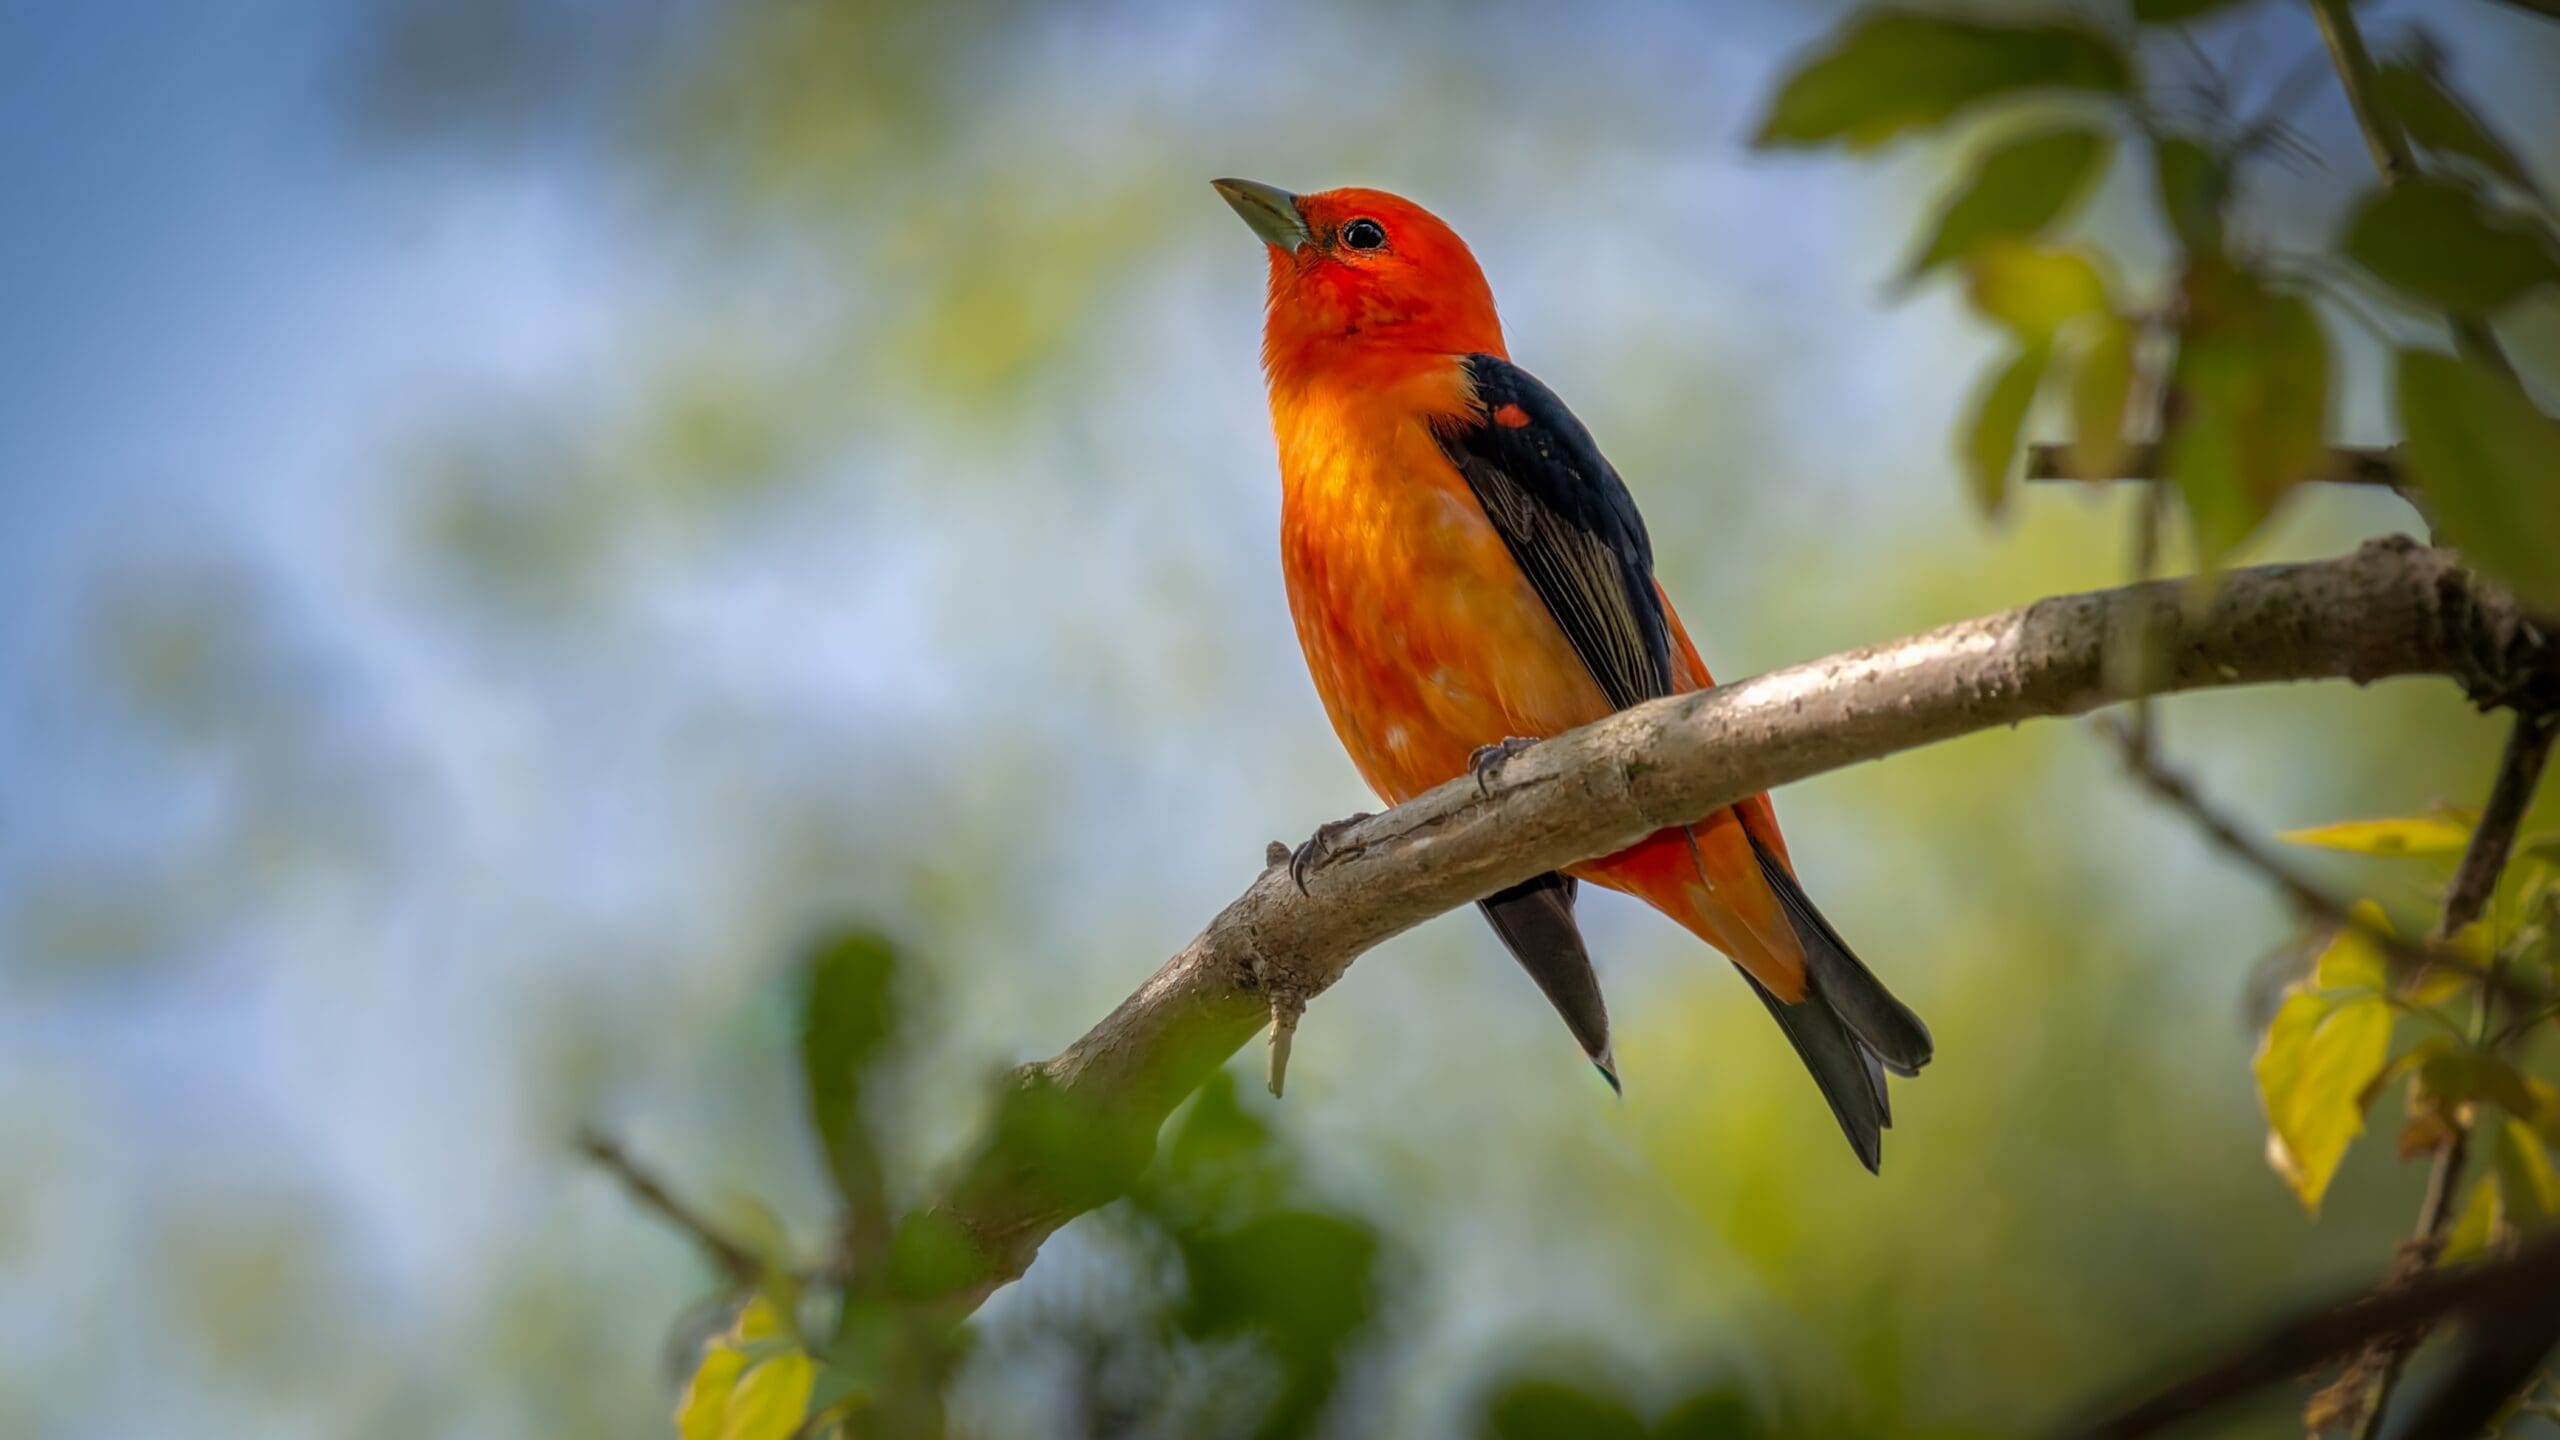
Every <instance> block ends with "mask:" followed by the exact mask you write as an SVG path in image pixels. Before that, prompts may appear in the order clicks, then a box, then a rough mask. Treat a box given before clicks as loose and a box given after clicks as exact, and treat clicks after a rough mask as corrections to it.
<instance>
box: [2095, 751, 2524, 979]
mask: <svg viewBox="0 0 2560 1440" xmlns="http://www.w3.org/2000/svg"><path fill="white" fill-rule="evenodd" d="M2097 726H2098V729H2099V730H2100V732H2101V733H2103V734H2105V735H2106V736H2107V738H2108V739H2110V740H2113V741H2114V742H2115V744H2116V748H2117V749H2118V750H2119V751H2121V752H2122V754H2123V756H2124V762H2125V768H2126V769H2127V770H2129V771H2130V772H2132V774H2133V776H2134V778H2136V779H2138V780H2140V781H2141V782H2142V784H2143V788H2145V789H2147V790H2149V791H2150V792H2151V793H2152V794H2153V795H2156V796H2158V797H2159V798H2160V799H2161V800H2162V801H2164V802H2166V803H2167V804H2168V805H2169V807H2170V808H2172V809H2174V810H2176V811H2178V812H2179V813H2180V814H2183V815H2185V816H2186V817H2187V819H2188V820H2190V821H2191V822H2193V823H2194V825H2195V827H2196V828H2197V829H2198V830H2200V831H2202V832H2204V837H2205V838H2206V839H2207V840H2210V841H2212V842H2213V845H2214V847H2215V848H2216V849H2218V850H2220V851H2222V852H2223V853H2224V854H2225V855H2228V856H2230V857H2231V858H2232V859H2234V860H2237V861H2239V862H2240V863H2241V864H2243V865H2246V866H2248V867H2249V868H2250V869H2252V870H2255V871H2257V872H2258V874H2259V875H2261V876H2263V877H2264V878H2265V879H2266V880H2267V882H2268V883H2269V884H2271V885H2273V886H2275V888H2276V889H2277V890H2278V891H2279V892H2281V893H2282V894H2283V896H2284V898H2285V899H2286V900H2287V901H2288V902H2290V903H2291V904H2292V905H2293V908H2294V909H2295V910H2296V911H2297V912H2299V913H2300V914H2301V915H2302V916H2303V918H2304V919H2306V920H2309V921H2312V922H2313V923H2315V924H2318V925H2323V926H2326V927H2328V928H2330V929H2332V930H2352V931H2354V932H2356V933H2357V934H2358V935H2360V936H2362V937H2363V938H2364V939H2366V940H2367V941H2369V942H2371V943H2372V945H2373V946H2374V947H2375V948H2376V949H2378V950H2380V951H2381V952H2382V954H2383V958H2384V959H2385V960H2386V961H2387V962H2389V964H2390V965H2391V967H2392V968H2393V969H2394V970H2395V971H2397V972H2398V973H2399V974H2400V975H2401V976H2402V977H2404V978H2405V977H2413V976H2417V975H2422V974H2424V973H2426V972H2427V971H2429V970H2439V969H2441V970H2457V971H2460V972H2461V973H2462V974H2464V975H2467V976H2469V977H2471V978H2472V979H2473V980H2475V981H2477V982H2479V983H2481V984H2482V985H2486V986H2491V987H2496V988H2500V989H2502V990H2506V989H2512V990H2513V991H2514V993H2515V994H2516V995H2517V996H2519V997H2521V998H2522V999H2523V1001H2524V1003H2527V1004H2535V1003H2539V1001H2540V999H2541V997H2540V995H2539V994H2538V993H2536V992H2533V991H2530V990H2525V989H2523V988H2522V987H2521V986H2520V985H2518V984H2517V982H2515V981H2512V980H2510V979H2508V978H2507V977H2505V976H2502V975H2499V974H2497V973H2496V972H2494V971H2492V970H2489V969H2487V968H2485V967H2483V966H2480V965H2477V964H2474V963H2472V961H2471V960H2470V959H2469V958H2467V957H2465V956H2462V955H2458V954H2456V953H2455V952H2454V951H2453V950H2452V949H2451V948H2450V947H2448V946H2445V945H2443V944H2440V943H2437V942H2433V941H2430V942H2429V943H2427V944H2423V945H2421V944H2416V943H2412V942H2411V941H2408V940H2404V939H2402V938H2401V937H2399V936H2397V935H2394V934H2392V933H2391V932H2390V931H2388V930H2385V929H2382V928H2380V927H2378V926H2376V925H2373V924H2372V923H2370V922H2368V921H2367V920H2366V919H2365V918H2364V917H2363V916H2361V915H2358V914H2357V913H2355V910H2354V908H2353V907H2351V906H2349V905H2348V904H2347V902H2345V901H2344V900H2341V899H2339V898H2338V897H2337V896H2335V895H2332V894H2330V893H2329V892H2328V891H2326V890H2323V889H2321V888H2320V887H2319V886H2318V885H2315V884H2313V883H2312V882H2311V881H2310V879H2309V878H2308V877H2306V876H2304V875H2303V873H2302V872H2301V871H2299V870H2296V869H2295V868H2293V866H2292V865H2291V864H2290V863H2288V862H2287V861H2286V860H2285V859H2284V857H2282V856H2280V855H2278V854H2276V853H2275V852H2274V851H2273V850H2270V849H2268V848H2267V847H2266V846H2265V845H2263V844H2261V843H2260V842H2259V841H2258V840H2257V839H2256V838H2255V837H2253V836H2251V835H2250V834H2249V833H2248V832H2247V831H2245V830H2243V829H2241V828H2240V826H2239V825H2238V824H2237V823H2236V822H2234V821H2233V820H2231V819H2230V818H2229V817H2228V816H2226V815H2224V814H2223V813H2222V812H2221V811H2219V810H2216V809H2214V808H2213V805H2212V803H2211V802H2210V801H2207V800H2206V799H2205V798H2204V796H2203V795H2202V794H2201V793H2199V792H2198V791H2197V789H2196V786H2195V782H2194V781H2192V780H2189V779H2188V778H2187V777H2186V776H2185V775H2182V774H2180V773H2179V772H2177V771H2176V770H2173V769H2170V768H2169V767H2168V766H2167V765H2166V764H2164V763H2162V761H2161V760H2160V758H2159V757H2158V756H2157V755H2156V754H2154V753H2152V751H2151V749H2150V748H2149V747H2148V746H2146V745H2145V744H2144V743H2143V738H2142V736H2141V735H2139V734H2137V733H2136V732H2134V731H2133V730H2131V729H2129V728H2127V727H2126V726H2125V725H2123V724H2121V723H2119V722H2118V721H2116V720H2115V719H2113V718H2112V717H2108V716H2101V717H2099V719H2098V721H2097Z"/></svg>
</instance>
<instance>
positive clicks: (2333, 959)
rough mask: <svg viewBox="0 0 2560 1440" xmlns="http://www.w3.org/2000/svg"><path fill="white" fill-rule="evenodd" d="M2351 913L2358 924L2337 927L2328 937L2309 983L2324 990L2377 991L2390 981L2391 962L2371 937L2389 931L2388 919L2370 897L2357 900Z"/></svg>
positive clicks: (2368, 992) (2313, 968)
mask: <svg viewBox="0 0 2560 1440" xmlns="http://www.w3.org/2000/svg"><path fill="white" fill-rule="evenodd" d="M2350 913H2352V914H2353V915H2354V916H2355V918H2356V922H2357V923H2356V924H2354V925H2343V926H2340V927H2339V929H2338V933H2337V934H2335V935H2332V936H2331V937H2329V944H2328V947H2327V948H2326V949H2324V950H2322V951H2321V952H2320V959H2319V961H2318V962H2317V963H2316V964H2314V965H2313V966H2312V970H2311V979H2312V983H2313V985H2314V986H2315V987H2317V988H2318V989H2319V990H2321V991H2322V992H2324V993H2331V994H2335V993H2339V992H2344V993H2347V994H2352V995H2363V994H2379V993H2381V991H2382V989H2383V987H2384V985H2385V984H2387V983H2388V981H2389V977H2390V974H2391V962H2390V959H2389V957H2387V956H2385V955H2384V954H2383V953H2382V947H2381V946H2380V945H2379V944H2376V943H2375V941H2374V937H2375V936H2376V935H2388V934H2390V933H2391V920H2390V918H2389V917H2388V916H2386V915H2384V914H2383V913H2382V907H2381V906H2379V905H2376V904H2374V903H2373V902H2372V901H2370V900H2359V901H2357V902H2356V903H2355V908H2354V909H2353V910H2352V911H2351V912H2350Z"/></svg>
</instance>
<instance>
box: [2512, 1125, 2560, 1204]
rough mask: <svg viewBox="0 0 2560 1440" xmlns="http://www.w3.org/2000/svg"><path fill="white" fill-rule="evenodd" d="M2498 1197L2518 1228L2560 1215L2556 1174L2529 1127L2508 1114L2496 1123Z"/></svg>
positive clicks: (2558, 1185)
mask: <svg viewBox="0 0 2560 1440" xmlns="http://www.w3.org/2000/svg"><path fill="white" fill-rule="evenodd" d="M2498 1198H2499V1201H2500V1203H2501V1205H2502V1206H2503V1207H2504V1209H2505V1210H2506V1214H2507V1223H2508V1224H2511V1225H2513V1226H2515V1227H2516V1228H2517V1229H2519V1230H2521V1229H2524V1228H2526V1227H2528V1226H2532V1225H2539V1224H2541V1223H2543V1222H2544V1221H2547V1220H2550V1219H2552V1218H2553V1217H2555V1216H2560V1174H2554V1173H2553V1171H2552V1168H2551V1154H2550V1152H2549V1151H2547V1150H2545V1149H2543V1148H2542V1137H2541V1136H2539V1135H2536V1134H2534V1133H2533V1127H2531V1126H2529V1125H2527V1124H2525V1123H2524V1122H2523V1121H2521V1120H2518V1119H2515V1118H2514V1117H2512V1116H2510V1117H2508V1118H2507V1120H2506V1121H2505V1122H2504V1123H2503V1124H2501V1125H2499V1127H2498Z"/></svg>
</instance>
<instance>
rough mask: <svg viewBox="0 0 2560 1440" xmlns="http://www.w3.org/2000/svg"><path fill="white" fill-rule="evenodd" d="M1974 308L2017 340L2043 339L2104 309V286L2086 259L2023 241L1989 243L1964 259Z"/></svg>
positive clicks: (2073, 252)
mask: <svg viewBox="0 0 2560 1440" xmlns="http://www.w3.org/2000/svg"><path fill="white" fill-rule="evenodd" d="M1964 268H1965V293H1966V294H1967V295H1968V296H1970V297H1971V298H1972V300H1973V305H1974V308H1975V309H1977V310H1980V311H1981V312H1982V313H1983V314H1985V315H1987V316H1989V317H1991V318H1992V319H1994V320H1997V321H1999V322H2000V323H2001V324H2003V325H2006V326H2008V327H2009V328H2010V329H2012V330H2014V331H2016V332H2018V333H2019V334H2020V335H2022V336H2027V337H2033V338H2042V337H2044V336H2048V335H2051V334H2052V333H2053V332H2054V331H2055V330H2056V329H2057V328H2059V327H2061V326H2062V325H2064V324H2066V323H2068V322H2070V321H2073V320H2077V319H2079V318H2080V317H2081V316H2083V315H2094V314H2096V313H2098V312H2100V311H2103V310H2105V309H2106V308H2107V285H2106V282H2105V281H2104V280H2101V279H2100V278H2098V270H2097V267H2096V266H2094V265H2092V264H2090V263H2089V259H2088V257H2087V256H2085V255H2081V254H2079V253H2077V252H2075V251H2071V250H2063V249H2057V248H2055V247H2053V246H2049V245H2034V244H2029V243H2027V242H2025V241H2022V240H1994V241H1991V242H1990V243H1988V244H1985V245H1982V246H1980V247H1978V248H1977V249H1975V250H1974V252H1973V254H1972V255H1971V256H1970V257H1968V258H1967V259H1966V261H1965V267H1964Z"/></svg>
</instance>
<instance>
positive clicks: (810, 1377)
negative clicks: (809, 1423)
mask: <svg viewBox="0 0 2560 1440" xmlns="http://www.w3.org/2000/svg"><path fill="white" fill-rule="evenodd" d="M817 1381H818V1366H817V1362H816V1361H814V1360H811V1359H810V1358H809V1357H808V1355H807V1354H805V1353H803V1352H801V1351H798V1350H792V1351H787V1352H785V1353H783V1354H780V1355H776V1356H774V1357H773V1358H772V1359H770V1360H767V1361H765V1362H764V1363H763V1364H761V1365H757V1366H755V1367H754V1368H752V1369H750V1370H748V1371H747V1373H746V1374H745V1375H743V1376H741V1377H739V1379H738V1385H737V1389H736V1390H735V1391H733V1392H732V1393H731V1394H730V1396H729V1411H728V1414H727V1416H726V1417H725V1418H724V1419H723V1421H722V1424H721V1427H720V1440H790V1437H791V1436H793V1435H795V1434H797V1433H799V1430H800V1422H802V1421H804V1420H806V1419H808V1418H809V1392H810V1391H811V1389H813V1388H814V1387H815V1386H816V1384H817Z"/></svg>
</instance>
